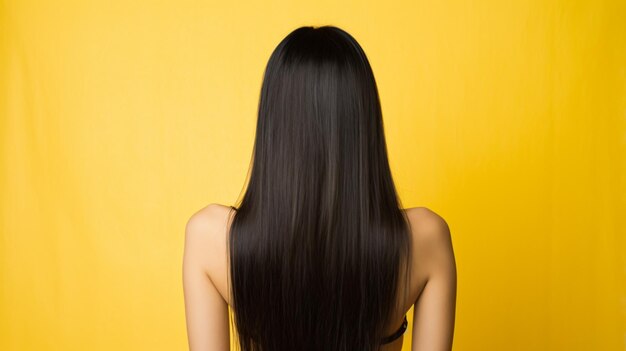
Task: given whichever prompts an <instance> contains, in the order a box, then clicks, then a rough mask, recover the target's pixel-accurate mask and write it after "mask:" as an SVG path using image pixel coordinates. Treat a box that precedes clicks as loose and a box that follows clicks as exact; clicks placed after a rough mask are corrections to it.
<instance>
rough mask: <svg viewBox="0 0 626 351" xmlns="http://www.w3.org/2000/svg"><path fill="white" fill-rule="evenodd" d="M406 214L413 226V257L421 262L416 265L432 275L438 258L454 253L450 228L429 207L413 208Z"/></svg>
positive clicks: (407, 210) (406, 210) (408, 209)
mask: <svg viewBox="0 0 626 351" xmlns="http://www.w3.org/2000/svg"><path fill="white" fill-rule="evenodd" d="M405 212H406V215H407V218H408V220H409V224H410V226H411V235H412V239H413V244H414V245H413V254H414V256H413V257H416V258H417V261H419V262H416V265H417V267H420V269H426V270H427V271H428V273H430V272H432V268H435V267H433V263H434V262H437V260H438V256H441V255H449V254H450V253H451V251H452V237H451V234H450V227H449V226H448V223H447V222H446V220H445V219H444V218H443V217H442V216H441V215H439V214H438V213H437V212H435V211H433V210H431V209H429V208H427V207H411V208H407V209H405ZM428 273H426V274H427V275H430V274H428Z"/></svg>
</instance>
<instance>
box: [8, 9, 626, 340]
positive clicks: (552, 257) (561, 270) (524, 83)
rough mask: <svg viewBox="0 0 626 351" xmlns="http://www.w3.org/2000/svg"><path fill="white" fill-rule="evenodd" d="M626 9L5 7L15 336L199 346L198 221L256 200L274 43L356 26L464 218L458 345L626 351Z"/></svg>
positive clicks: (434, 197)
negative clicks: (246, 193)
mask: <svg viewBox="0 0 626 351" xmlns="http://www.w3.org/2000/svg"><path fill="white" fill-rule="evenodd" d="M624 18H626V3H625V2H624V1H620V0H607V1H591V0H590V1H566V0H562V1H556V0H555V1H528V0H513V1H500V0H492V1H451V0H447V1H418V2H414V1H403V2H393V1H369V2H364V1H344V2H341V3H338V2H336V1H317V2H312V1H306V2H304V1H302V2H293V1H289V2H275V1H251V2H247V3H238V2H221V1H220V2H202V1H180V0H178V1H145V2H134V1H130V2H129V1H119V0H115V1H97V2H87V1H23V0H21V1H2V2H0V54H1V55H0V60H1V61H0V78H1V79H0V89H1V90H0V99H1V100H0V116H1V119H0V165H1V167H2V172H1V174H0V204H1V208H0V229H1V232H0V284H1V288H0V327H1V332H0V349H2V350H182V349H186V347H187V344H186V343H187V340H186V332H185V324H184V323H185V322H184V310H183V308H184V305H183V295H182V278H181V264H182V247H183V235H184V225H185V223H186V220H187V219H188V218H189V216H190V215H191V214H192V213H193V212H195V211H196V210H198V209H199V208H201V207H203V206H205V205H206V204H208V203H211V202H218V203H222V204H227V205H229V204H233V203H234V202H235V201H236V199H237V197H238V196H239V193H240V191H241V188H242V186H243V183H244V180H245V177H246V172H247V169H248V165H249V161H250V156H251V152H252V143H253V138H254V129H255V122H256V107H257V103H258V97H259V91H260V84H261V79H262V74H263V69H264V67H265V64H266V63H267V59H268V58H269V55H270V53H271V52H272V50H273V49H274V48H275V47H276V45H277V44H278V42H279V41H280V40H281V39H282V38H283V37H284V36H285V35H287V34H288V33H289V32H290V31H291V30H293V29H295V28H296V27H298V26H301V25H324V24H333V25H337V26H339V27H341V28H343V29H345V30H347V31H348V32H350V33H352V34H353V35H354V36H355V38H356V39H357V40H358V41H359V42H360V44H361V45H362V46H363V48H364V49H365V51H366V53H367V55H368V57H369V59H370V61H371V64H372V67H373V69H374V73H375V75H376V78H377V81H378V87H379V91H380V96H381V99H382V104H383V116H384V120H385V128H386V133H387V138H388V145H389V153H390V158H391V161H390V162H391V164H392V169H393V172H394V177H395V180H396V184H397V187H398V189H399V191H400V195H401V200H402V202H403V204H404V206H406V207H412V206H427V207H429V208H431V209H433V210H434V211H436V212H438V213H439V214H441V215H442V216H443V217H444V218H445V219H446V220H447V221H448V223H449V225H450V228H451V231H452V236H453V241H454V248H455V253H456V258H457V265H458V268H457V269H458V284H459V285H458V300H457V320H456V327H455V339H454V349H455V350H626V345H625V343H626V323H625V321H626V257H625V256H626V238H625V235H626V97H625V96H626V21H624ZM411 312H412V311H411ZM410 323H411V320H410ZM411 327H412V323H411V325H409V328H411ZM409 330H410V329H409ZM410 344H411V340H410V332H408V333H407V334H406V337H405V343H404V345H405V348H404V350H410Z"/></svg>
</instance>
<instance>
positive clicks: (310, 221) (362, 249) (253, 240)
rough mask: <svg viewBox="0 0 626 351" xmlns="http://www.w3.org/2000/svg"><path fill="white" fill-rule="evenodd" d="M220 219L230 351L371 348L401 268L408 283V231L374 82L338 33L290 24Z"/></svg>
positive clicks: (385, 321) (394, 297)
mask: <svg viewBox="0 0 626 351" xmlns="http://www.w3.org/2000/svg"><path fill="white" fill-rule="evenodd" d="M231 211H235V213H234V214H235V216H234V217H233V219H232V224H231V227H230V235H229V241H228V246H229V249H228V250H229V251H228V252H229V269H230V272H229V273H230V277H229V279H230V282H229V288H230V289H231V290H230V292H231V293H232V295H231V296H232V301H231V305H232V306H231V307H232V309H233V324H234V328H235V330H236V331H237V333H236V336H237V339H238V345H239V347H240V349H241V350H243V351H252V350H255V351H260V350H262V351H283V350H284V351H303V350H311V351H313V350H315V351H317V350H320V351H321V350H324V351H328V350H332V351H335V350H338V351H357V350H358V351H369V350H378V349H379V347H380V344H381V339H382V338H383V337H385V335H383V334H384V327H385V326H386V325H389V324H390V323H393V321H391V318H392V315H393V314H394V313H393V312H394V311H398V308H399V307H400V306H399V304H398V302H399V301H400V299H399V294H398V291H399V284H400V281H401V280H400V277H401V276H400V274H401V271H403V272H404V273H405V274H406V279H405V282H407V281H408V280H409V277H410V274H409V267H410V266H411V265H410V260H411V254H410V253H411V240H410V227H409V222H408V220H407V217H406V214H405V212H404V211H403V209H402V208H401V207H400V200H399V198H398V196H397V193H396V189H395V186H394V183H393V179H392V175H391V171H390V168H389V162H388V158H387V148H386V142H385V135H384V130H383V121H382V111H381V106H380V100H379V96H378V90H377V87H376V81H375V79H374V74H373V72H372V69H371V67H370V64H369V61H368V59H367V57H366V55H365V53H364V51H363V49H362V48H361V46H360V45H359V44H358V43H357V41H356V40H355V39H354V38H353V37H352V36H351V35H350V34H348V33H347V32H345V31H344V30H342V29H339V28H337V27H334V26H321V27H313V26H305V27H300V28H297V29H295V30H294V31H292V32H291V33H290V34H289V35H287V37H285V38H284V39H283V40H282V41H281V42H280V43H279V44H278V46H277V47H276V49H275V50H274V51H273V53H272V55H271V56H270V58H269V62H268V63H267V66H266V68H265V72H264V77H263V83H262V87H261V96H260V101H259V106H258V121H257V128H256V135H255V143H254V150H253V161H252V165H251V170H250V173H249V174H248V182H247V188H246V191H245V194H244V196H243V198H242V199H241V203H240V205H239V206H238V207H235V206H231ZM402 268H404V270H402ZM400 290H404V289H400ZM404 292H405V294H406V290H404ZM404 296H406V295H404ZM396 315H397V314H396Z"/></svg>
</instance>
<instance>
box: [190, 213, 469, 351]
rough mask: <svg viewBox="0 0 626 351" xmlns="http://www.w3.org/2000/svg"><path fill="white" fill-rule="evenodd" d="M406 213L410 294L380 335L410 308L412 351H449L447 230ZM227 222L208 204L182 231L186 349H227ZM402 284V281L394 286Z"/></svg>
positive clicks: (389, 348)
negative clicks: (410, 243)
mask: <svg viewBox="0 0 626 351" xmlns="http://www.w3.org/2000/svg"><path fill="white" fill-rule="evenodd" d="M405 211H406V214H407V217H408V218H409V221H410V224H411V228H412V233H411V234H412V240H413V257H414V259H413V267H412V273H411V278H410V286H409V287H408V291H409V294H408V298H407V299H406V300H405V301H401V304H400V305H401V306H402V308H401V309H400V310H398V311H395V312H394V318H393V320H394V321H395V322H394V323H393V324H392V325H389V326H387V327H386V333H385V335H391V334H392V333H393V332H395V331H396V330H397V329H398V328H399V327H400V325H401V324H402V322H403V320H404V316H405V314H407V313H408V311H409V309H410V308H411V307H412V306H413V304H415V309H414V313H413V330H412V331H411V333H412V340H413V343H412V348H411V350H412V351H449V350H451V349H452V340H453V334H454V321H455V309H456V287H457V272H456V262H455V258H454V251H453V248H452V240H451V236H450V230H449V228H448V225H447V223H446V221H445V220H444V219H443V218H442V217H441V216H439V215H438V214H437V213H435V212H433V211H432V210H430V209H428V208H426V207H413V208H409V209H406V210H405ZM231 220H232V217H229V207H228V206H223V205H219V204H210V205H207V206H205V207H204V208H202V209H200V210H198V211H197V212H196V213H194V214H193V215H192V216H191V217H190V218H189V220H188V222H187V225H186V228H185V251H184V257H183V288H184V297H185V316H186V322H187V336H188V341H189V349H190V351H205V350H212V351H215V350H224V351H228V350H230V340H229V337H230V334H229V321H228V306H229V305H230V301H231V296H229V294H228V290H229V289H228V274H229V273H228V252H227V238H228V236H227V235H228V232H229V230H228V229H229V228H230V224H231ZM405 284H406V282H405V281H404V280H403V279H401V281H400V284H399V287H398V288H404V286H405ZM399 298H401V299H402V298H403V296H402V294H400V297H399ZM408 332H409V331H408V330H407V333H408ZM403 340H404V337H400V338H398V339H397V340H395V341H394V342H392V343H390V344H386V345H384V346H383V347H381V351H400V350H401V349H402V343H403Z"/></svg>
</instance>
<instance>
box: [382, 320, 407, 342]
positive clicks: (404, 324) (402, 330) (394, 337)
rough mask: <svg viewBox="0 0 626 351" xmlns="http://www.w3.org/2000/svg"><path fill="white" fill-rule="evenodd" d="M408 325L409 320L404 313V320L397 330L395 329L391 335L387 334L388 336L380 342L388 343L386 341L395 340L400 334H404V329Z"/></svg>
mask: <svg viewBox="0 0 626 351" xmlns="http://www.w3.org/2000/svg"><path fill="white" fill-rule="evenodd" d="M408 325H409V321H408V320H407V319H406V315H405V316H404V322H403V323H402V325H401V326H400V328H399V329H398V330H396V332H395V333H393V334H392V335H389V336H388V337H386V338H383V341H382V342H381V344H388V343H390V342H392V341H394V340H396V339H397V338H399V337H400V336H402V334H404V331H405V330H406V328H407V326H408Z"/></svg>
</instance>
